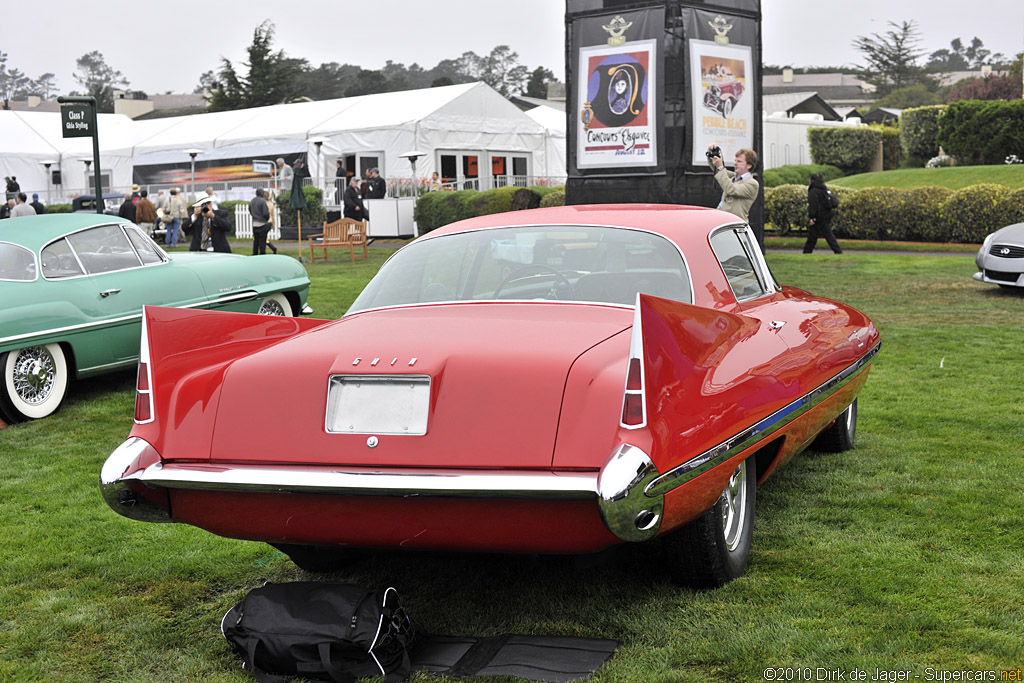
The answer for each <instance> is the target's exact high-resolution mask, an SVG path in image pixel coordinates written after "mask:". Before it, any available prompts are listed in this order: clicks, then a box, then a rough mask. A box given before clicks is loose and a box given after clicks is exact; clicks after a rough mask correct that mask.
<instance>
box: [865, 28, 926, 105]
mask: <svg viewBox="0 0 1024 683" xmlns="http://www.w3.org/2000/svg"><path fill="white" fill-rule="evenodd" d="M889 26H891V27H892V28H891V29H890V30H888V31H887V32H886V33H885V35H884V36H880V35H878V34H877V33H873V34H871V35H872V37H870V38H869V37H867V36H858V37H857V39H856V40H854V41H853V46H854V47H856V48H857V49H858V50H860V51H861V52H862V53H863V54H864V59H865V61H867V66H866V67H860V68H859V69H858V71H859V73H860V75H861V77H862V78H863V79H864V80H865V81H867V82H868V83H871V84H872V85H874V86H875V87H876V88H877V89H878V92H879V94H881V95H883V96H884V95H886V94H888V93H889V92H891V91H893V90H899V89H900V88H906V87H907V86H911V85H917V84H922V85H927V86H931V85H932V84H933V81H932V80H931V79H930V78H929V77H928V76H927V74H925V72H924V69H923V68H922V67H920V66H918V65H917V60H918V59H920V58H921V57H922V56H923V54H924V53H923V52H922V51H921V50H920V49H918V47H917V45H918V43H919V42H920V40H921V39H920V37H919V34H918V31H917V27H916V26H915V24H914V22H913V21H904V22H903V23H902V24H896V23H894V22H891V21H890V22H889Z"/></svg>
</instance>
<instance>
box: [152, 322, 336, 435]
mask: <svg viewBox="0 0 1024 683" xmlns="http://www.w3.org/2000/svg"><path fill="white" fill-rule="evenodd" d="M328 322H330V321H329V320H318V319H315V318H290V317H283V316H280V317H279V316H269V315H255V314H252V313H228V312H224V311H207V310H198V309H191V308H167V307H162V306H145V307H144V308H143V313H142V339H141V341H140V346H139V374H138V379H137V381H136V394H135V422H136V424H148V423H150V422H153V421H154V420H156V419H157V418H158V417H160V416H161V411H162V410H166V409H167V408H168V406H169V402H170V400H171V394H172V393H173V388H174V387H175V386H176V385H177V384H178V382H179V381H180V380H182V379H184V378H185V377H187V376H191V375H194V374H195V373H197V372H201V371H202V370H203V369H213V368H216V367H218V366H221V367H223V366H226V365H227V364H229V363H230V362H231V361H233V360H235V359H237V358H240V357H242V356H245V355H248V354H250V353H255V352H256V351H259V350H260V349H262V348H265V347H267V346H270V345H271V344H275V343H277V342H280V341H282V340H284V339H287V338H289V337H293V336H295V335H296V334H299V333H301V332H304V331H306V330H310V329H313V328H314V327H319V326H320V325H323V324H325V323H328Z"/></svg>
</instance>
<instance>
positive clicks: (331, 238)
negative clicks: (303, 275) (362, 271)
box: [309, 218, 370, 263]
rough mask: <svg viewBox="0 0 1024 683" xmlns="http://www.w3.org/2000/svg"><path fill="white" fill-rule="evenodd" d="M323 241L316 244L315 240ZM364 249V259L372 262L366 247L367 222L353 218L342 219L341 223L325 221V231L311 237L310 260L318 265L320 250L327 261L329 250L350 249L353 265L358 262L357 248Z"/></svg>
mask: <svg viewBox="0 0 1024 683" xmlns="http://www.w3.org/2000/svg"><path fill="white" fill-rule="evenodd" d="M316 239H321V240H323V241H321V242H319V243H317V244H314V240H316ZM360 246H361V247H362V248H363V259H364V260H366V261H369V260H370V253H369V251H368V250H367V247H366V221H357V220H354V219H352V218H342V219H341V220H339V221H331V222H330V223H328V222H326V221H324V231H323V232H322V233H321V234H319V235H310V236H309V258H310V260H311V261H313V262H314V263H316V252H314V249H320V250H321V251H322V252H323V257H324V261H326V260H327V250H328V249H331V248H335V247H348V251H349V256H350V257H351V259H352V263H355V262H356V247H360Z"/></svg>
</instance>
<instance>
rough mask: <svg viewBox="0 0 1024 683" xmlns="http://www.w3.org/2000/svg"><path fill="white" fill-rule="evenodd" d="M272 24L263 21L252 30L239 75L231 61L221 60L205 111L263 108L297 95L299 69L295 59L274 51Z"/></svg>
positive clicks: (300, 70)
mask: <svg viewBox="0 0 1024 683" xmlns="http://www.w3.org/2000/svg"><path fill="white" fill-rule="evenodd" d="M273 39H274V24H273V23H271V22H270V20H267V21H264V22H263V23H262V24H260V25H259V26H257V27H256V29H255V30H254V31H253V36H252V44H251V45H250V46H249V47H248V48H247V52H248V54H249V61H248V62H245V63H244V65H245V66H246V67H248V71H247V72H246V73H245V74H244V75H242V74H239V73H238V72H237V71H236V70H235V67H234V66H233V65H232V64H231V62H230V61H229V60H227V59H224V58H221V68H220V72H219V73H218V74H217V78H216V80H215V81H214V82H213V83H212V84H211V85H212V87H211V88H210V94H209V99H208V102H209V104H208V106H207V110H208V111H227V110H231V109H247V108H249V107H264V106H268V105H271V104H282V103H285V102H290V101H292V100H293V99H294V98H295V97H296V96H298V95H299V93H298V79H299V76H300V75H301V73H302V69H301V68H300V66H299V64H298V63H297V62H296V60H292V59H289V58H287V57H286V56H285V54H284V51H282V50H278V51H277V52H274V51H273V50H272V48H271V44H272V42H273Z"/></svg>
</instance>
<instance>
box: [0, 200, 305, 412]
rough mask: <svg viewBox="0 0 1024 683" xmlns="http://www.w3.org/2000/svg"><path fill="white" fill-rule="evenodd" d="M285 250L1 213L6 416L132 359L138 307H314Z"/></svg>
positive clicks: (112, 221) (53, 405) (111, 220)
mask: <svg viewBox="0 0 1024 683" xmlns="http://www.w3.org/2000/svg"><path fill="white" fill-rule="evenodd" d="M308 292H309V277H308V276H307V275H306V271H305V269H304V268H303V267H302V264H300V263H299V262H298V261H296V260H295V259H293V258H290V257H287V256H270V255H266V256H258V257H251V256H241V255H237V254H220V253H208V252H198V253H171V254H168V253H166V252H164V250H163V249H161V248H160V247H159V246H157V244H156V243H155V242H153V240H152V239H150V238H149V236H148V235H146V234H144V233H143V231H142V230H140V229H139V228H138V227H136V226H135V224H133V223H130V222H128V221H126V220H124V219H122V218H117V217H115V216H103V215H97V214H46V215H42V216H26V217H24V218H9V219H6V220H4V221H0V373H2V376H0V419H3V420H4V421H6V422H8V423H15V422H21V421H24V420H30V419H37V418H41V417H46V416H47V415H49V414H50V413H52V412H53V411H55V410H56V409H57V408H58V407H59V406H60V404H61V401H62V400H63V399H64V395H65V393H66V392H67V388H68V382H69V380H70V379H71V378H73V377H74V378H80V377H87V376H89V375H96V374H99V373H103V372H110V371H113V370H118V369H121V368H129V367H132V366H134V365H135V364H136V362H137V361H138V355H139V331H140V328H141V320H142V307H143V306H145V305H147V304H149V305H158V306H175V307H180V308H203V309H217V310H225V311H235V312H243V313H262V314H266V315H292V316H294V315H300V314H308V313H312V310H311V309H310V308H309V307H308V306H307V305H306V295H307V294H308Z"/></svg>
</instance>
